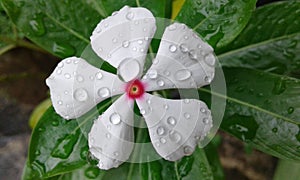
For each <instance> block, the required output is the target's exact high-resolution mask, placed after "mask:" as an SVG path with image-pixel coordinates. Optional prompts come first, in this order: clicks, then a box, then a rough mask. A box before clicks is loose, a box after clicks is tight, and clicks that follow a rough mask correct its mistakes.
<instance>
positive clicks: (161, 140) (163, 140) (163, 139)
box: [159, 138, 167, 144]
mask: <svg viewBox="0 0 300 180" xmlns="http://www.w3.org/2000/svg"><path fill="white" fill-rule="evenodd" d="M159 141H160V143H162V144H165V143H166V142H167V140H166V139H165V138H160V139H159Z"/></svg>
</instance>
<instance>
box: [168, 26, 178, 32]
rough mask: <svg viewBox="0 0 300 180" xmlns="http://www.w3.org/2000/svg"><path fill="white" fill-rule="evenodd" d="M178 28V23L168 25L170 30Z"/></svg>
mask: <svg viewBox="0 0 300 180" xmlns="http://www.w3.org/2000/svg"><path fill="white" fill-rule="evenodd" d="M176 29H177V26H176V24H172V25H170V26H169V27H168V30H169V31H174V30H176Z"/></svg>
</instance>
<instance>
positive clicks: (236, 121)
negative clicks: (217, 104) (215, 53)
mask: <svg viewBox="0 0 300 180" xmlns="http://www.w3.org/2000/svg"><path fill="white" fill-rule="evenodd" d="M224 73H225V77H226V83H227V107H226V112H225V116H224V119H223V121H222V125H221V128H222V129H223V130H225V131H227V132H229V133H230V134H232V135H234V136H236V137H237V138H239V139H241V140H243V141H245V142H247V143H250V144H251V145H253V146H254V147H256V148H257V149H259V150H261V151H264V152H265V153H268V154H271V155H274V156H277V157H279V158H283V159H288V160H294V161H300V130H299V124H300V96H299V89H300V81H299V80H298V79H295V78H289V77H286V76H279V75H275V74H271V73H267V72H263V71H256V70H251V69H244V68H224ZM217 96H220V97H224V98H226V96H223V95H220V94H217Z"/></svg>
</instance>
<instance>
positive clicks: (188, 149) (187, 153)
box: [183, 146, 193, 155]
mask: <svg viewBox="0 0 300 180" xmlns="http://www.w3.org/2000/svg"><path fill="white" fill-rule="evenodd" d="M183 152H184V154H186V155H191V154H192V153H193V149H192V147H190V146H185V147H184V148H183Z"/></svg>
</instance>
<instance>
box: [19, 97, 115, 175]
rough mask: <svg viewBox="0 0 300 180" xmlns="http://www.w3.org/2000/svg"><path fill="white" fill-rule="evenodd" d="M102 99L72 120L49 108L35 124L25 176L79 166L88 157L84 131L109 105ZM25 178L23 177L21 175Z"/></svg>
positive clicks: (61, 170)
mask: <svg viewBox="0 0 300 180" xmlns="http://www.w3.org/2000/svg"><path fill="white" fill-rule="evenodd" d="M110 103H111V102H110V100H106V101H103V102H101V103H100V104H99V108H98V109H97V108H94V109H92V110H91V111H90V112H88V113H87V114H85V115H84V116H82V117H80V118H79V119H77V121H76V120H69V121H67V120H65V119H63V118H62V117H60V116H59V115H57V114H56V113H55V111H54V109H53V108H52V107H51V108H49V109H48V110H47V111H46V112H45V114H44V115H43V116H42V118H41V119H40V120H39V122H38V124H37V125H36V127H35V129H34V131H33V133H32V137H31V141H30V147H29V154H28V167H27V168H28V169H30V170H28V172H29V173H27V175H26V176H25V177H35V178H41V177H43V178H47V177H51V176H55V175H57V174H62V173H66V172H69V171H72V170H74V169H77V168H80V167H82V166H83V165H85V164H86V163H87V162H88V161H87V159H88V157H87V155H88V146H87V139H86V134H84V133H82V131H81V130H84V132H86V131H85V130H86V129H89V128H90V127H91V125H92V123H93V120H94V119H96V117H97V116H98V115H99V113H102V112H103V111H104V110H105V109H106V108H107V107H108V106H109V105H110ZM25 179H26V178H25Z"/></svg>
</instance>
